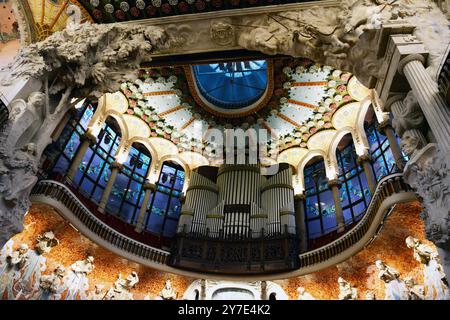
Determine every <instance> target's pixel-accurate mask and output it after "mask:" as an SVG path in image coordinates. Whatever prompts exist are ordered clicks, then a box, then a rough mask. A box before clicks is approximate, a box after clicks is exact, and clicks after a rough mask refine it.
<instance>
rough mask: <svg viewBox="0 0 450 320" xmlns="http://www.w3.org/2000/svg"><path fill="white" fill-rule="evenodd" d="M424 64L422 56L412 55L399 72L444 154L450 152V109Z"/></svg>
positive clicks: (399, 66) (407, 58)
mask: <svg viewBox="0 0 450 320" xmlns="http://www.w3.org/2000/svg"><path fill="white" fill-rule="evenodd" d="M424 63H425V58H424V57H423V56H422V55H420V54H411V55H408V56H406V57H404V58H403V59H401V60H400V62H399V65H398V71H399V73H400V74H404V75H405V77H406V79H407V80H408V83H409V85H410V86H411V89H412V91H413V93H414V96H415V97H416V98H417V101H418V102H419V105H420V107H421V109H422V112H423V114H424V116H425V119H427V122H428V124H429V126H430V128H431V131H432V132H433V134H434V136H435V137H436V141H437V142H438V145H439V147H440V148H441V149H442V150H443V151H444V152H450V139H449V137H450V109H449V108H448V106H447V105H446V103H445V101H444V99H443V98H442V96H441V94H440V93H439V89H438V85H437V83H436V82H435V81H434V80H433V79H432V78H431V76H430V75H429V74H428V72H427V71H426V69H425V67H424V65H423V64H424Z"/></svg>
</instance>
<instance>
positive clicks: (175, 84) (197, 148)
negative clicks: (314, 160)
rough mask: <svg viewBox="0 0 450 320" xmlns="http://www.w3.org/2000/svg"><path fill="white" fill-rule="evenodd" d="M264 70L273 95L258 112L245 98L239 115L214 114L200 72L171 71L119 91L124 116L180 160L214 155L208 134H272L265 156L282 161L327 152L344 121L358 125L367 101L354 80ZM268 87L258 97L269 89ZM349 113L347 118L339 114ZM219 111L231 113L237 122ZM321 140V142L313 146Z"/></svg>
mask: <svg viewBox="0 0 450 320" xmlns="http://www.w3.org/2000/svg"><path fill="white" fill-rule="evenodd" d="M233 63H241V62H233ZM242 63H243V62H242ZM265 64H267V66H269V67H268V68H267V87H266V88H265V94H263V95H262V97H263V98H264V99H263V100H264V101H263V103H261V106H260V108H259V109H248V107H247V105H248V101H247V100H248V99H246V98H245V97H244V99H243V101H244V102H243V105H241V107H239V105H232V106H229V107H227V106H226V104H223V103H222V104H221V105H220V106H215V107H216V108H210V107H208V106H206V105H205V103H204V101H203V103H202V99H200V97H199V96H200V95H201V94H202V92H201V90H198V87H197V86H195V85H194V84H195V83H198V82H199V81H202V79H201V78H202V76H203V75H202V74H200V78H199V74H198V73H196V72H192V70H196V68H198V66H183V67H178V66H176V67H171V66H169V67H159V68H149V69H143V70H141V71H140V73H139V79H138V80H136V81H135V82H134V83H131V82H126V83H123V84H122V85H121V89H122V93H123V94H124V95H125V96H126V97H127V99H128V107H127V108H126V109H127V110H126V113H127V114H128V116H133V117H135V118H138V119H140V121H139V122H138V123H136V125H139V126H141V125H144V126H148V128H149V135H150V137H159V138H162V139H166V140H170V141H171V142H173V143H174V144H175V145H176V146H177V149H178V152H179V153H183V152H197V153H201V154H203V155H204V156H205V157H207V158H209V157H210V158H213V157H214V155H215V154H216V150H215V145H214V143H211V141H210V140H208V129H211V128H215V129H219V130H225V129H236V128H241V129H243V130H246V129H249V128H253V129H256V130H258V129H266V130H267V133H268V141H269V142H268V144H267V146H266V149H265V155H266V156H267V157H269V158H272V159H274V160H276V159H277V156H278V153H279V152H281V151H283V150H286V149H290V148H293V147H297V148H301V149H304V150H305V151H308V149H311V150H312V149H324V148H322V147H321V144H326V143H328V142H329V141H330V137H334V135H335V133H336V130H335V129H339V128H343V127H345V126H346V125H347V123H346V120H345V119H354V115H355V114H356V113H357V110H358V108H359V107H360V103H359V101H361V100H363V99H364V98H365V97H367V95H368V94H369V91H368V89H367V88H365V87H363V86H362V85H361V84H360V83H359V82H358V80H357V79H356V78H355V77H353V76H352V75H351V74H350V73H347V72H342V71H340V70H334V69H333V68H331V67H328V66H321V65H318V64H315V63H313V62H311V61H309V60H306V59H293V58H271V59H268V60H266V62H265ZM265 64H263V63H262V62H261V64H260V65H261V66H264V65H265ZM247 65H248V64H247ZM210 66H211V65H209V66H208V68H211V67H210ZM213 66H217V64H214V65H213ZM224 74H225V73H221V74H220V77H222V76H226V75H224ZM210 76H211V75H210ZM215 76H216V75H215V74H214V75H213V77H215ZM263 78H264V77H263ZM218 81H219V82H220V81H225V80H223V79H221V80H218ZM263 82H264V81H262V82H260V83H259V84H258V86H259V87H258V89H263V88H261V83H263ZM221 85H224V83H221ZM213 86H214V85H213ZM226 86H228V88H222V93H221V94H222V98H221V99H222V100H224V99H226V98H227V97H229V96H227V90H233V88H232V86H233V84H230V83H228V84H227V85H226ZM259 91H261V90H259ZM203 100H204V99H203ZM260 100H261V99H260ZM222 102H223V101H222ZM232 103H234V102H231V103H230V104H232ZM246 103H247V104H246ZM344 105H345V106H346V108H344V109H345V110H346V111H345V110H344V111H340V110H341V109H342V107H343V106H344ZM219 109H222V110H231V111H232V115H231V116H230V115H229V114H223V113H221V112H220V111H217V110H219ZM347 109H348V110H347ZM338 114H340V116H339V119H338V118H336V115H338ZM348 121H350V122H351V121H353V120H348ZM144 123H145V124H144ZM352 125H353V124H352ZM336 127H339V128H336ZM315 135H318V138H317V139H313V140H312V139H311V137H313V136H315Z"/></svg>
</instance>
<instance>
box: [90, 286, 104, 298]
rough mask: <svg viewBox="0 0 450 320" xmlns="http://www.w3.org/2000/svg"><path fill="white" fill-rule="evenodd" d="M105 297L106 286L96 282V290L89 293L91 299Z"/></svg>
mask: <svg viewBox="0 0 450 320" xmlns="http://www.w3.org/2000/svg"><path fill="white" fill-rule="evenodd" d="M104 297H105V286H104V285H102V284H96V285H95V286H94V290H93V291H92V292H91V293H90V294H89V300H103V298H104Z"/></svg>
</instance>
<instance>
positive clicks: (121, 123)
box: [104, 111, 128, 141]
mask: <svg viewBox="0 0 450 320" xmlns="http://www.w3.org/2000/svg"><path fill="white" fill-rule="evenodd" d="M109 117H111V118H113V119H114V120H116V121H117V124H118V125H119V128H120V135H121V136H122V140H124V141H127V140H128V126H127V123H126V122H125V119H124V118H123V116H122V114H120V113H118V112H116V111H109V112H107V113H106V114H105V116H104V119H105V122H106V121H107V120H108V118H109Z"/></svg>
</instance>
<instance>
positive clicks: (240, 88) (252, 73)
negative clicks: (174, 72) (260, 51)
mask: <svg viewBox="0 0 450 320" xmlns="http://www.w3.org/2000/svg"><path fill="white" fill-rule="evenodd" d="M193 68H194V76H195V78H196V82H197V86H198V88H199V91H200V93H201V94H202V96H203V97H204V98H205V99H206V100H207V101H208V102H210V103H212V104H213V105H215V106H218V107H221V108H226V109H238V108H243V107H247V106H249V105H251V104H252V103H254V102H256V101H257V100H258V99H259V98H260V97H261V96H262V95H263V94H264V92H265V91H266V87H267V81H268V80H267V61H265V60H253V61H235V62H223V63H214V64H205V65H197V66H194V67H193Z"/></svg>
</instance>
